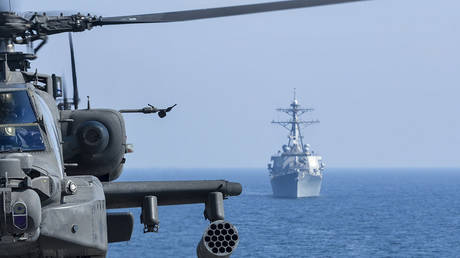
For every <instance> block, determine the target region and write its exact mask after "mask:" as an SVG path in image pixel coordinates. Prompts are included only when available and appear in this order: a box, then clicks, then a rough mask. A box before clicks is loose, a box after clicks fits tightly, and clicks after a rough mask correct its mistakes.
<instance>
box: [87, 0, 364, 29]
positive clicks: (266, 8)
mask: <svg viewBox="0 0 460 258" xmlns="http://www.w3.org/2000/svg"><path fill="white" fill-rule="evenodd" d="M362 1H369V0H288V1H277V2H268V3H258V4H249V5H237V6H229V7H217V8H207V9H197V10H187V11H177V12H164V13H152V14H142V15H131V16H118V17H101V18H100V19H99V20H98V21H95V22H94V23H93V25H95V26H103V25H116V24H136V23H162V22H179V21H190V20H198V19H208V18H217V17H225V16H234V15H243V14H252V13H262V12H271V11H280V10H288V9H297V8H307V7H315V6H322V5H333V4H342V3H349V2H362Z"/></svg>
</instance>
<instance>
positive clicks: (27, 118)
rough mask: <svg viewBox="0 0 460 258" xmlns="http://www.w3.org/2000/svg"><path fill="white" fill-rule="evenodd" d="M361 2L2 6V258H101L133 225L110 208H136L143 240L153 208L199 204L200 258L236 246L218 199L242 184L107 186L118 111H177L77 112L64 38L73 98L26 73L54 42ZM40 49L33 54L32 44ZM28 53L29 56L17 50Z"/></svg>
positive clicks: (121, 147)
mask: <svg viewBox="0 0 460 258" xmlns="http://www.w3.org/2000/svg"><path fill="white" fill-rule="evenodd" d="M357 1H365V0H287V1H278V2H268V3H259V4H249V5H239V6H229V7H219V8H209V9H198V10H188V11H176V12H166V13H152V14H143V15H131V16H118V17H101V16H93V15H90V14H87V15H84V14H81V13H76V14H73V15H64V14H59V15H55V16H52V15H47V14H46V13H38V12H30V13H25V14H18V13H15V12H13V11H12V10H11V8H10V5H9V4H10V2H9V1H6V0H1V1H0V143H1V144H0V257H105V256H106V255H107V249H108V244H109V243H115V242H124V241H129V240H130V238H131V234H132V231H133V224H134V217H133V215H132V213H130V212H113V211H110V210H112V209H119V208H140V209H141V218H140V220H141V223H142V224H143V225H144V233H150V232H158V230H159V223H160V220H159V216H158V206H161V205H181V204H194V203H202V204H204V212H203V213H204V217H205V218H206V219H207V220H209V221H210V224H209V226H208V227H207V228H206V229H205V231H204V234H203V236H202V237H201V239H200V241H199V243H198V245H197V256H198V257H229V256H230V255H232V253H233V252H234V251H235V249H236V248H237V246H238V243H239V240H240V239H239V238H240V236H239V234H238V230H237V228H236V227H235V226H234V225H233V224H232V223H230V222H229V221H227V220H225V213H224V200H225V199H227V198H228V197H231V196H238V195H240V194H241V192H242V186H241V184H239V183H236V182H228V181H225V180H203V181H143V182H118V181H117V182H114V180H116V179H118V178H119V177H120V175H121V173H122V171H123V166H124V163H125V162H126V158H125V155H126V154H127V153H130V152H131V151H132V149H131V146H130V145H129V144H127V143H126V128H125V123H124V119H123V115H122V114H123V113H144V114H152V113H157V114H158V116H159V117H160V118H164V117H166V115H167V113H169V112H170V111H172V110H173V108H174V107H175V105H173V106H170V107H167V108H164V109H162V108H157V107H155V106H152V105H149V106H147V107H144V108H141V109H120V110H113V109H93V108H91V107H90V104H89V101H88V105H87V108H86V109H80V108H79V103H80V97H79V93H78V92H79V91H78V84H77V76H76V71H75V70H76V69H75V56H74V51H73V43H72V38H71V36H70V35H71V34H69V45H70V50H71V63H72V79H73V97H72V98H68V97H67V90H66V87H65V86H64V84H63V78H61V77H60V76H57V75H55V74H51V75H48V74H41V73H38V71H35V72H30V71H29V69H30V64H31V61H33V60H35V59H36V58H37V53H38V51H39V50H40V49H41V48H42V47H43V46H44V45H45V44H46V43H47V41H48V37H49V36H51V35H55V34H61V33H71V32H83V31H86V30H90V29H92V28H94V27H98V26H108V25H123V24H138V23H165V22H181V21H189V20H196V19H206V18H216V17H223V16H233V15H242V14H251V13H260V12H269V11H276V10H287V9H295V8H305V7H314V6H321V5H330V4H340V3H348V2H357ZM35 41H39V42H40V43H39V44H38V46H37V47H35V48H34V47H33V43H34V42H35ZM15 45H28V46H31V48H32V49H33V51H32V53H23V52H19V51H16V50H15Z"/></svg>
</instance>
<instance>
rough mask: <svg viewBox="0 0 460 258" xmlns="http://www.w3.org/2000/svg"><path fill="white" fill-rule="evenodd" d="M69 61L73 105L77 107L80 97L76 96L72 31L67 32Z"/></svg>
mask: <svg viewBox="0 0 460 258" xmlns="http://www.w3.org/2000/svg"><path fill="white" fill-rule="evenodd" d="M69 46H70V62H71V64H72V83H73V105H74V107H75V109H78V103H79V102H80V97H79V96H78V83H77V70H76V67H75V52H74V47H73V39H72V33H71V32H69Z"/></svg>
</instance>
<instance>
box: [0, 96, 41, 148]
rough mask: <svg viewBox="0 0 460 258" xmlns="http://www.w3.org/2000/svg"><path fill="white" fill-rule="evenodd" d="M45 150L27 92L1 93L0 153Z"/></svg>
mask: <svg viewBox="0 0 460 258" xmlns="http://www.w3.org/2000/svg"><path fill="white" fill-rule="evenodd" d="M43 150H45V144H44V142H43V137H42V134H41V132H40V127H39V125H38V119H37V116H36V115H35V112H34V110H33V108H32V105H31V101H30V98H29V94H28V93H27V91H26V90H19V91H7V92H0V152H22V151H43Z"/></svg>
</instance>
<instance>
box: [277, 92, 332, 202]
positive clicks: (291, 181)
mask: <svg viewBox="0 0 460 258" xmlns="http://www.w3.org/2000/svg"><path fill="white" fill-rule="evenodd" d="M277 111H279V112H283V113H286V114H288V115H289V116H290V119H289V120H287V121H272V123H273V124H279V125H281V126H283V127H284V128H286V129H287V130H289V135H288V139H289V141H288V144H287V145H283V147H282V150H281V151H278V153H277V154H276V155H274V156H272V157H271V163H269V164H268V170H269V173H270V182H271V185H272V189H273V195H274V196H277V197H293V198H297V197H311V196H318V195H319V193H320V190H321V182H322V179H323V169H324V166H325V165H324V163H323V162H322V158H321V156H318V155H316V154H315V153H314V151H312V150H311V148H310V145H309V144H304V141H303V136H302V134H301V131H300V129H301V127H306V126H309V125H312V124H316V123H319V121H318V120H311V121H303V120H300V119H299V117H300V116H301V115H303V114H305V113H307V112H311V111H313V109H311V108H301V107H300V105H299V103H298V101H297V98H296V94H295V90H294V100H293V101H292V103H291V105H290V108H279V109H277Z"/></svg>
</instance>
